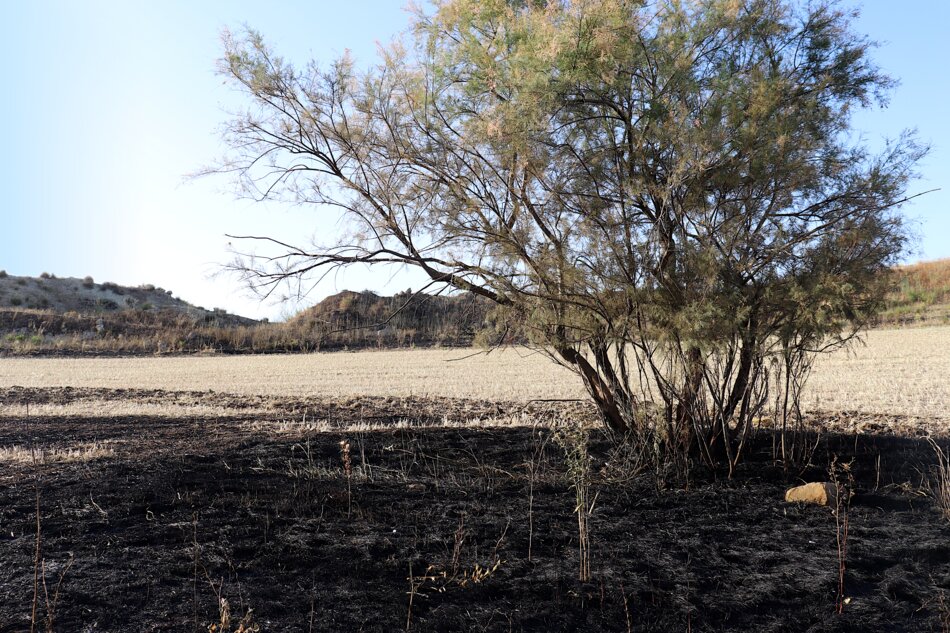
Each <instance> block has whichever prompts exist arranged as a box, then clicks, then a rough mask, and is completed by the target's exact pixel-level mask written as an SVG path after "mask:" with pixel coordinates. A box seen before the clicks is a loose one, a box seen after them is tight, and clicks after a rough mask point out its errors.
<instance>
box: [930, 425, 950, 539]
mask: <svg viewBox="0 0 950 633" xmlns="http://www.w3.org/2000/svg"><path fill="white" fill-rule="evenodd" d="M927 441H929V442H930V446H932V447H933V449H934V453H935V455H936V457H937V467H936V469H935V470H936V473H935V479H936V481H935V482H934V483H933V484H931V490H932V494H933V497H934V501H935V502H936V504H937V507H938V508H940V511H941V512H942V513H943V516H944V517H945V518H946V519H947V520H948V521H950V452H944V450H943V448H941V447H940V445H939V444H937V442H936V441H935V440H934V439H933V438H932V437H931V438H927Z"/></svg>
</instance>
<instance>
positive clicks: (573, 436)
mask: <svg viewBox="0 0 950 633" xmlns="http://www.w3.org/2000/svg"><path fill="white" fill-rule="evenodd" d="M554 439H555V441H556V442H557V443H558V445H560V446H561V448H562V449H563V450H564V457H565V462H566V464H567V477H568V481H570V484H571V488H572V489H573V490H574V499H575V505H574V513H575V514H576V515H577V547H578V574H577V577H578V580H580V581H581V582H588V581H590V577H591V575H590V517H591V515H592V514H593V512H594V507H595V505H596V504H597V494H594V497H593V499H591V496H590V488H591V479H592V474H591V456H590V451H589V450H588V441H589V437H588V432H587V429H585V428H583V427H581V426H580V425H567V426H564V427H561V428H559V429H558V430H557V431H556V432H555V434H554Z"/></svg>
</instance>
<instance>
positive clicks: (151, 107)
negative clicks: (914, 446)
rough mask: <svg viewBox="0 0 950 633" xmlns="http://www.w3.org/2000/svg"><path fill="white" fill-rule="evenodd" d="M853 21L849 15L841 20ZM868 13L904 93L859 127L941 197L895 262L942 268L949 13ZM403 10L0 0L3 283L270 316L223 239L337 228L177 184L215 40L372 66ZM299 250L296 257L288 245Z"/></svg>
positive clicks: (220, 94) (372, 280)
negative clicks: (893, 147)
mask: <svg viewBox="0 0 950 633" xmlns="http://www.w3.org/2000/svg"><path fill="white" fill-rule="evenodd" d="M850 6H861V5H850ZM897 6H898V5H897V4H896V3H893V2H891V1H889V0H875V1H873V2H871V1H868V2H865V3H863V8H862V13H863V14H862V17H861V18H860V19H859V20H858V22H857V23H856V28H857V29H858V30H859V31H862V32H864V33H867V34H869V35H870V36H871V37H872V38H873V39H875V40H878V41H880V42H881V44H882V45H881V47H880V48H879V49H878V50H877V51H876V52H875V59H876V60H877V61H878V63H879V64H880V65H881V66H882V67H883V68H884V70H885V71H887V72H888V73H889V74H891V75H892V76H894V77H896V78H897V79H899V80H900V81H901V85H900V86H899V87H898V88H897V90H896V91H895V92H894V94H893V95H892V99H891V103H890V105H889V107H888V108H887V109H886V110H883V111H878V112H861V113H859V114H858V115H857V116H856V118H855V124H856V126H857V127H858V128H859V129H860V130H862V131H863V132H864V133H865V135H866V137H867V138H868V140H869V141H871V142H877V141H878V140H879V139H882V138H884V137H895V136H897V135H898V134H899V133H900V131H901V130H902V129H904V128H916V129H917V130H918V134H919V136H920V138H921V139H923V140H924V141H927V142H929V143H931V144H932V146H933V149H932V151H931V154H930V155H929V156H928V157H927V158H926V159H925V161H924V163H923V164H922V166H921V173H922V176H923V178H922V179H921V180H920V181H918V182H917V183H916V184H915V185H914V186H913V191H923V190H926V189H933V188H943V189H944V190H942V191H939V192H936V193H931V194H928V195H927V196H924V197H922V198H920V199H918V200H916V201H914V202H913V203H912V204H911V205H909V206H908V207H907V208H906V213H907V215H908V216H910V217H911V218H913V219H914V220H915V222H917V226H918V228H919V233H920V236H921V239H920V241H919V243H918V245H917V250H916V252H914V253H913V254H911V255H910V256H909V257H908V260H909V261H916V260H917V259H936V258H941V257H950V215H948V213H947V209H948V208H950V182H948V177H950V123H948V117H947V116H946V113H945V112H946V104H947V102H948V98H950V70H948V67H947V65H948V63H950V62H948V60H950V38H947V37H946V33H945V29H946V27H947V26H948V25H950V2H945V0H915V1H913V2H908V3H903V4H901V5H900V8H899V9H898V8H897ZM403 7H404V1H403V0H393V1H388V0H372V1H371V0H352V1H351V2H348V3H340V2H330V1H325V2H314V1H310V2H307V1H299V2H291V1H289V0H288V1H283V2H271V3H266V4H265V3H262V2H254V3H252V2H244V1H230V2H225V1H223V0H221V1H210V0H205V1H202V2H193V1H192V2H185V1H181V0H179V1H174V0H165V1H163V2H144V1H135V0H125V1H118V0H115V1H106V0H89V1H84V2H78V1H67V0H62V1H59V2H53V1H43V0H33V1H31V2H14V1H13V0H0V64H2V66H0V76H2V77H3V82H4V88H3V91H2V93H0V131H2V135H3V139H4V149H5V151H3V152H2V154H0V191H2V193H3V199H2V200H0V214H2V220H3V221H2V224H0V227H2V228H0V269H5V270H7V271H8V272H9V273H11V274H16V275H39V274H40V273H41V272H44V271H48V272H51V273H54V274H56V275H58V276H75V277H83V276H85V275H92V276H93V277H94V278H95V279H96V280H97V281H100V282H101V281H114V282H118V283H122V284H129V285H138V284H143V283H152V284H155V285H157V286H162V287H164V288H168V289H171V290H173V291H174V292H175V293H176V296H180V297H182V298H183V299H185V300H187V301H190V302H192V303H195V304H198V305H203V306H205V307H209V308H210V307H223V308H226V309H228V310H229V311H232V312H237V313H239V314H245V315H247V316H255V317H261V316H268V317H271V318H275V317H280V316H281V315H282V314H285V313H287V312H288V311H292V310H293V309H295V307H296V306H295V305H293V304H290V305H276V304H273V303H263V304H262V303H260V302H259V301H258V300H256V299H254V298H250V297H248V296H247V293H246V292H245V291H244V290H243V289H242V287H241V285H240V283H238V282H237V281H236V280H234V279H231V278H228V277H220V276H219V277H210V275H211V274H212V273H214V272H215V270H217V269H218V267H219V265H220V264H222V263H224V262H226V261H227V260H228V259H229V255H228V251H227V241H228V240H227V238H226V237H225V236H224V233H226V232H227V233H256V234H269V235H274V236H277V237H283V238H286V239H289V240H292V241H297V242H301V241H303V242H306V241H307V238H308V237H309V236H311V235H314V234H322V235H326V234H328V233H329V232H332V231H334V230H335V227H333V226H321V225H319V224H318V223H315V221H314V218H313V212H312V210H307V209H302V208H288V207H286V206H280V205H273V204H267V205H262V204H255V203H251V202H247V201H236V200H235V198H234V196H233V195H232V194H231V193H230V190H229V184H228V182H227V180H226V179H223V178H203V179H199V180H196V181H195V180H191V181H186V180H185V178H184V176H185V175H186V174H188V173H191V172H194V171H195V170H197V169H199V168H200V167H202V166H203V165H206V164H208V163H211V162H213V161H214V159H215V158H217V157H219V156H220V155H221V153H222V149H223V148H222V146H221V143H220V141H219V137H218V135H217V132H216V130H217V129H218V127H219V126H220V125H221V124H222V123H223V122H224V121H225V120H226V119H227V114H226V111H227V110H228V109H236V108H238V107H239V106H240V103H241V101H240V99H239V98H238V96H237V95H235V94H234V93H233V92H232V91H231V89H230V88H228V87H227V86H226V85H224V83H223V79H222V78H221V77H219V76H217V75H216V74H215V72H214V67H215V60H216V59H217V58H218V57H219V56H220V54H221V44H220V33H221V31H222V29H224V28H226V27H227V28H231V29H233V30H239V29H240V28H241V26H242V25H243V24H247V25H249V26H251V27H253V28H255V29H257V30H259V31H261V32H262V33H263V34H264V36H265V38H266V39H267V40H268V41H269V42H270V43H271V44H272V45H273V46H274V48H275V49H276V50H277V51H278V52H279V53H280V54H281V55H283V56H284V57H285V58H287V59H289V60H291V61H294V62H297V63H300V64H303V63H304V62H306V61H307V60H309V59H311V58H313V59H317V60H322V61H328V60H330V59H333V58H335V57H337V56H338V55H340V54H341V53H342V52H343V51H344V50H345V49H350V50H351V51H352V52H353V54H354V56H355V57H356V58H357V60H358V61H362V62H371V61H373V59H374V58H375V51H376V43H377V42H379V41H381V42H387V41H388V40H389V39H390V38H391V37H392V36H393V35H395V34H396V33H398V32H399V31H400V30H402V29H403V28H404V27H405V25H406V24H407V23H408V15H407V13H406V12H405V10H404V9H403ZM301 237H302V238H303V240H301V239H300V238H301ZM418 285H419V277H418V276H413V275H409V274H401V273H393V272H392V271H390V272H388V273H387V272H380V273H377V274H371V273H369V272H368V271H366V270H354V271H352V272H348V273H346V274H344V275H341V276H337V277H335V278H331V279H328V280H326V281H325V282H324V283H323V284H321V285H320V286H319V287H317V288H316V289H315V290H314V292H313V293H312V294H311V296H310V297H309V300H310V301H315V300H317V299H319V298H321V297H323V296H325V295H327V294H330V293H333V292H336V291H338V290H341V289H343V288H349V289H355V290H363V289H373V290H377V291H380V292H394V291H397V290H402V289H405V288H406V287H408V286H418Z"/></svg>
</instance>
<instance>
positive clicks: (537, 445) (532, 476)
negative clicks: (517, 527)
mask: <svg viewBox="0 0 950 633" xmlns="http://www.w3.org/2000/svg"><path fill="white" fill-rule="evenodd" d="M532 435H533V437H534V440H535V442H534V452H533V453H532V455H531V459H530V460H529V461H528V462H527V463H526V464H525V468H526V469H527V471H528V562H529V563H530V562H531V558H532V545H533V544H534V485H535V482H536V481H537V479H538V471H539V470H540V468H541V460H542V459H543V458H544V448H545V446H547V443H548V438H549V437H550V436H546V435H543V434H542V432H541V431H537V432H536V433H533V434H532Z"/></svg>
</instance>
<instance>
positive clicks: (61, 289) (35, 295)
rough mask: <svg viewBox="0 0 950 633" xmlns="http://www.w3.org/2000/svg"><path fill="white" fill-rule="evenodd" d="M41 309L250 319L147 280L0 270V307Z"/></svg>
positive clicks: (236, 320)
mask: <svg viewBox="0 0 950 633" xmlns="http://www.w3.org/2000/svg"><path fill="white" fill-rule="evenodd" d="M22 309H27V310H41V311H49V312H52V313H55V314H68V313H77V314H83V315H91V314H95V315H107V314H112V315H116V314H124V313H128V312H130V311H137V312H156V313H164V314H170V313H175V314H177V315H180V316H187V317H191V318H193V319H195V320H201V321H205V322H211V321H215V322H217V323H219V324H220V325H249V324H251V323H254V322H255V321H254V320H253V319H247V318H245V317H240V316H237V315H231V314H227V312H225V311H224V310H220V309H215V310H206V309H204V308H200V307H196V306H193V305H191V304H190V303H188V302H186V301H182V300H181V299H177V298H175V297H173V296H172V291H171V290H165V289H163V288H156V287H155V286H153V285H151V284H145V285H142V286H137V287H129V286H120V285H119V284H115V283H111V282H106V283H101V284H100V283H96V282H95V281H94V280H93V278H92V277H86V278H84V279H78V278H75V277H63V278H60V277H57V276H55V275H50V274H49V273H43V274H42V275H41V276H40V277H17V276H14V275H8V274H7V273H6V272H5V271H0V311H6V312H9V311H18V310H22Z"/></svg>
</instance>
